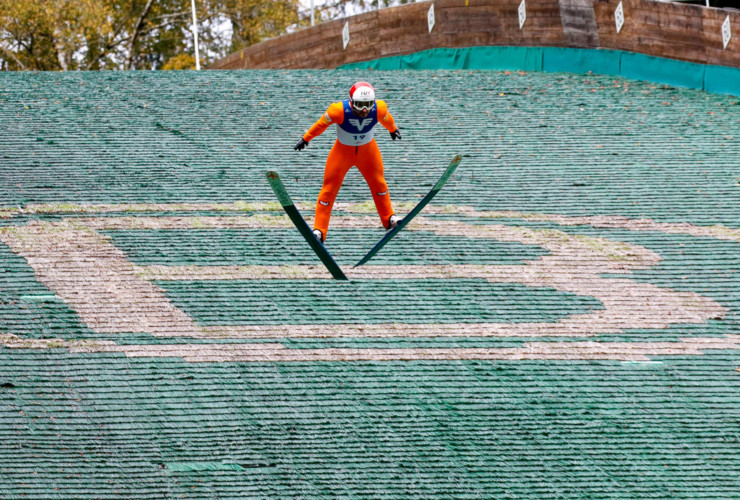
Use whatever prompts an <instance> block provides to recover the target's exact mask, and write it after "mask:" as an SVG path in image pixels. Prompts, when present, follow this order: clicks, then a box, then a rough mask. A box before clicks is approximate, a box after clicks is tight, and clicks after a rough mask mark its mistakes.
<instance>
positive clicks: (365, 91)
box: [349, 82, 375, 113]
mask: <svg viewBox="0 0 740 500" xmlns="http://www.w3.org/2000/svg"><path fill="white" fill-rule="evenodd" d="M349 103H350V104H351V105H352V109H353V110H355V111H356V112H358V113H359V112H361V111H365V110H367V111H372V109H373V108H374V107H375V89H374V88H373V86H372V85H370V84H369V83H367V82H357V83H355V84H354V85H352V88H351V89H349Z"/></svg>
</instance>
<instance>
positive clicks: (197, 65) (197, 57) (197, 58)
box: [191, 0, 200, 71]
mask: <svg viewBox="0 0 740 500" xmlns="http://www.w3.org/2000/svg"><path fill="white" fill-rule="evenodd" d="M191 4H192V6H193V39H194V40H195V69H196V70H198V71H200V52H199V51H198V18H197V17H196V16H195V0H191Z"/></svg>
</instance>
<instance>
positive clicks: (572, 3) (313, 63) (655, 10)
mask: <svg viewBox="0 0 740 500" xmlns="http://www.w3.org/2000/svg"><path fill="white" fill-rule="evenodd" d="M620 4H621V10H622V12H623V19H624V22H623V24H622V25H621V29H620V30H619V32H617V24H618V23H617V21H616V17H617V16H615V14H616V13H617V11H618V8H619V5H620ZM520 5H521V0H434V1H429V2H417V3H413V4H407V5H403V6H400V7H393V8H388V9H381V10H376V11H372V12H367V13H364V14H359V15H357V16H353V17H350V18H347V19H341V20H336V21H331V22H326V23H323V24H320V25H318V26H314V27H311V28H306V29H303V30H300V31H298V32H296V33H291V34H289V35H284V36H281V37H278V38H274V39H271V40H267V41H265V42H262V43H259V44H257V45H253V46H251V47H248V48H246V49H243V50H240V51H238V52H236V53H234V54H231V55H229V56H228V57H226V58H224V59H222V60H220V61H217V62H216V63H214V64H213V65H212V66H211V69H242V68H253V69H281V68H285V69H301V68H316V69H321V68H336V67H338V66H341V65H344V64H349V63H354V62H361V61H368V60H373V59H378V58H382V57H389V56H398V55H405V54H411V53H414V52H419V51H422V50H426V49H431V48H437V47H448V48H461V47H473V46H490V45H498V46H536V47H579V48H607V49H617V50H626V51H631V52H639V53H642V54H647V55H652V56H658V57H667V58H671V59H678V60H682V61H689V62H695V63H702V64H714V65H721V66H734V67H740V11H735V10H730V9H714V8H707V7H702V6H699V5H686V4H679V3H664V2H658V1H654V0H525V7H526V18H525V19H524V23H523V24H521V25H520V15H519V12H520V9H519V7H520ZM432 6H433V7H432ZM430 8H433V18H434V24H433V26H432V27H431V31H430V25H429V22H428V21H429V10H430ZM725 23H727V24H729V27H730V33H733V32H734V34H733V35H732V37H731V38H730V39H729V42H728V43H727V46H726V47H725V44H724V41H723V34H722V27H723V24H725ZM727 24H725V25H727ZM345 26H346V28H347V29H348V32H349V42H348V43H347V45H346V47H345V44H344V41H345V40H344V39H343V30H344V29H345Z"/></svg>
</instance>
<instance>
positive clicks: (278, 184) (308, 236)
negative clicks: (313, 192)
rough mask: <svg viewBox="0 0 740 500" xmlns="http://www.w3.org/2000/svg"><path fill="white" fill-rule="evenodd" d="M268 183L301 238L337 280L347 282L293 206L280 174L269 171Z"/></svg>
mask: <svg viewBox="0 0 740 500" xmlns="http://www.w3.org/2000/svg"><path fill="white" fill-rule="evenodd" d="M267 181H268V182H269V183H270V187H272V190H273V191H274V192H275V195H276V196H277V198H278V201H279V202H280V205H282V207H283V210H285V213H286V214H288V217H290V220H291V221H293V224H294V225H295V227H296V228H297V229H298V232H300V233H301V236H303V238H304V239H305V240H306V241H307V242H308V244H309V246H310V247H311V249H312V250H313V251H314V252H315V253H316V255H317V256H318V258H319V259H321V262H323V264H324V266H326V269H327V270H328V271H329V273H331V275H332V276H333V277H334V278H335V279H338V280H346V279H347V277H346V276H345V275H344V273H343V272H342V270H341V269H340V268H339V266H338V265H337V263H336V262H334V259H333V258H332V256H331V254H329V252H328V251H327V250H326V247H325V246H324V245H323V244H322V243H321V242H320V241H319V240H317V239H316V236H314V235H313V231H311V228H309V227H308V224H306V220H305V219H304V218H303V216H302V215H301V213H300V212H299V211H298V209H297V208H296V206H295V204H293V200H291V199H290V195H289V194H288V191H287V190H286V189H285V185H284V184H283V181H281V180H280V176H279V175H278V173H277V172H273V171H268V172H267Z"/></svg>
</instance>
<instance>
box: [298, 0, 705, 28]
mask: <svg viewBox="0 0 740 500" xmlns="http://www.w3.org/2000/svg"><path fill="white" fill-rule="evenodd" d="M708 1H709V0H707V2H708ZM313 25H314V17H313V0H311V26H313Z"/></svg>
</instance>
